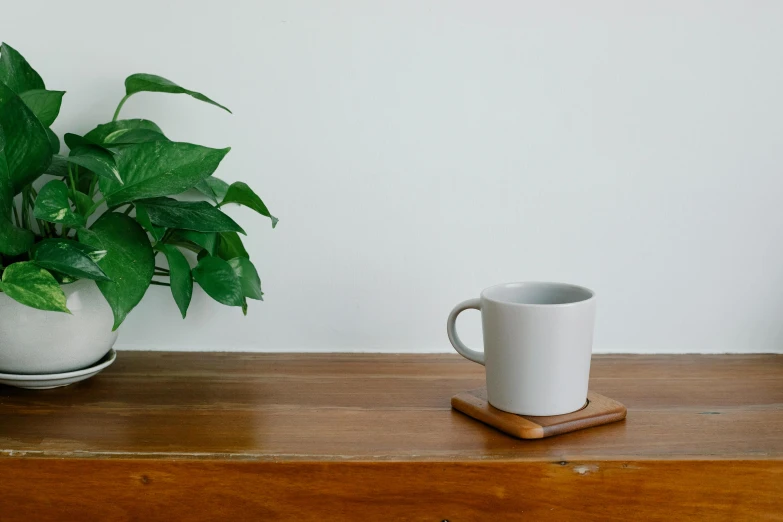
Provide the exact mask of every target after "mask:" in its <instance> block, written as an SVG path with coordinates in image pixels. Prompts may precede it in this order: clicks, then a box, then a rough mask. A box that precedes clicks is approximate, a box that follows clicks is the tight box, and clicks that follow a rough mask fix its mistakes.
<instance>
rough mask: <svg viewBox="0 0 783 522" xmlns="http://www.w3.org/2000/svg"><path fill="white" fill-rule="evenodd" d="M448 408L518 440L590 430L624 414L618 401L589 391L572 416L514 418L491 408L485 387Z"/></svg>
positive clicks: (459, 397) (456, 399) (461, 396)
mask: <svg viewBox="0 0 783 522" xmlns="http://www.w3.org/2000/svg"><path fill="white" fill-rule="evenodd" d="M451 407H452V408H454V409H455V410H459V411H461V412H462V413H464V414H466V415H468V416H470V417H473V418H474V419H476V420H479V421H481V422H483V423H484V424H489V425H490V426H492V427H493V428H496V429H499V430H500V431H502V432H504V433H508V434H509V435H511V436H513V437H517V438H519V439H543V438H545V437H551V436H553V435H560V434H562V433H568V432H571V431H576V430H582V429H584V428H592V427H593V426H600V425H601V424H608V423H610V422H615V421H619V420H623V419H624V418H625V415H626V413H627V410H626V409H625V406H623V405H622V404H620V403H619V402H617V401H615V400H612V399H610V398H609V397H604V396H603V395H600V394H598V393H595V392H591V391H589V392H587V404H586V405H585V407H584V408H582V409H581V410H578V411H575V412H573V413H566V414H565V415H554V416H551V417H533V416H526V415H516V414H514V413H507V412H505V411H502V410H499V409H497V408H495V407H494V406H492V405H491V404H490V403H489V401H488V400H487V388H486V387H484V388H477V389H475V390H468V391H465V392H462V393H458V394H457V395H455V396H454V397H452V398H451Z"/></svg>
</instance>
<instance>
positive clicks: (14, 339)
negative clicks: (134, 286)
mask: <svg viewBox="0 0 783 522" xmlns="http://www.w3.org/2000/svg"><path fill="white" fill-rule="evenodd" d="M62 288H63V291H64V292H65V296H66V298H67V305H68V309H69V310H70V311H71V313H72V315H69V314H66V313H62V312H44V311H42V310H36V309H34V308H30V307H28V306H24V305H22V304H20V303H17V302H16V301H14V300H13V299H11V298H10V297H8V296H7V295H5V294H4V293H0V373H16V374H44V373H61V372H70V371H73V370H79V369H82V368H86V367H88V366H90V365H92V364H95V363H96V362H97V361H98V360H99V359H100V358H101V357H103V356H104V355H106V353H107V352H108V351H109V350H110V349H111V348H112V346H113V345H114V341H116V340H117V332H112V331H111V328H112V326H113V325H114V317H113V315H112V312H111V308H110V307H109V304H108V303H107V302H106V299H104V297H103V295H101V292H100V290H98V287H97V286H96V285H95V282H93V281H89V280H79V281H76V282H75V283H71V284H67V285H63V287H62Z"/></svg>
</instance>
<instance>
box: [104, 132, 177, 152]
mask: <svg viewBox="0 0 783 522" xmlns="http://www.w3.org/2000/svg"><path fill="white" fill-rule="evenodd" d="M151 141H171V140H170V139H168V138H167V137H166V136H164V135H163V134H161V133H160V132H155V131H154V130H147V129H133V130H129V131H128V132H126V133H124V134H123V135H122V136H120V137H119V138H116V139H114V140H113V141H112V142H111V143H108V144H106V146H107V147H111V148H115V147H121V146H124V145H134V144H136V143H149V142H151Z"/></svg>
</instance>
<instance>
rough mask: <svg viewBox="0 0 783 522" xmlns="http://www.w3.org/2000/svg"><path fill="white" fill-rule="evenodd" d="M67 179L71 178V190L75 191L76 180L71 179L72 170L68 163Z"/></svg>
mask: <svg viewBox="0 0 783 522" xmlns="http://www.w3.org/2000/svg"><path fill="white" fill-rule="evenodd" d="M68 179H70V180H71V190H73V191H74V192H76V182H75V181H74V180H73V171H72V170H71V164H70V163H69V164H68Z"/></svg>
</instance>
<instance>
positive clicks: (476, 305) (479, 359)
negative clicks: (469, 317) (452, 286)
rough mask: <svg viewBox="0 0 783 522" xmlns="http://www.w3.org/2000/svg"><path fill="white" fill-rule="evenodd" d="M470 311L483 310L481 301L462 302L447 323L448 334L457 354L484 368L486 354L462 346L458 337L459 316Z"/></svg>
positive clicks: (455, 308) (469, 300) (450, 315)
mask: <svg viewBox="0 0 783 522" xmlns="http://www.w3.org/2000/svg"><path fill="white" fill-rule="evenodd" d="M469 309H475V310H481V299H468V300H467V301H462V302H461V303H460V304H458V305H457V306H455V307H454V310H452V311H451V313H450V314H449V318H448V320H447V321H446V333H448V334H449V341H451V345H452V346H453V347H454V349H455V350H457V353H459V354H460V355H461V356H463V357H464V358H465V359H468V360H469V361H473V362H476V363H479V364H481V365H482V366H483V365H484V352H477V351H476V350H471V349H470V348H468V347H467V346H465V345H464V344H462V341H461V340H460V338H459V335H457V316H458V315H459V314H460V313H461V312H463V311H465V310H469Z"/></svg>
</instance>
